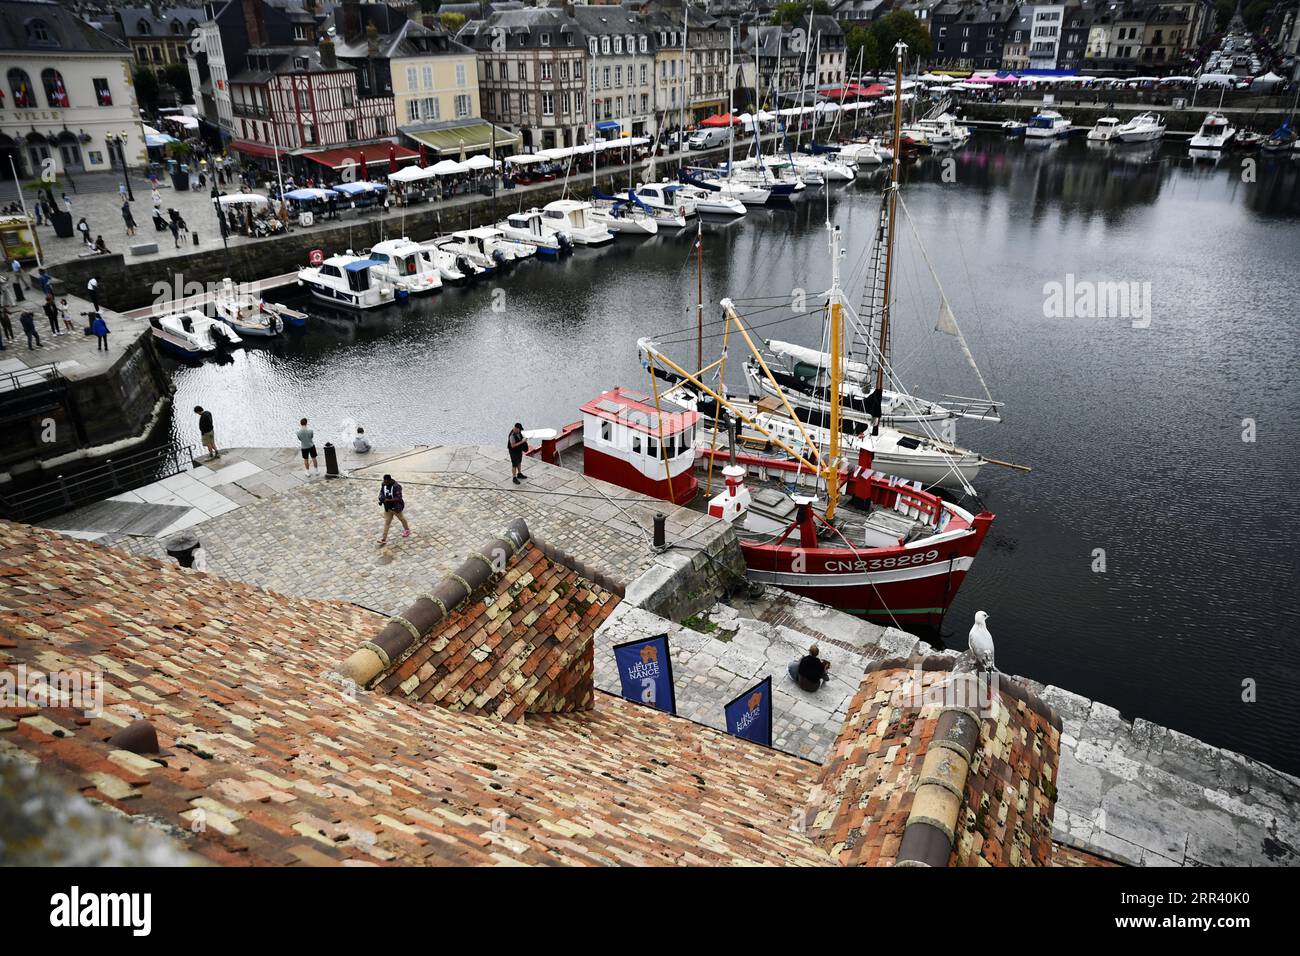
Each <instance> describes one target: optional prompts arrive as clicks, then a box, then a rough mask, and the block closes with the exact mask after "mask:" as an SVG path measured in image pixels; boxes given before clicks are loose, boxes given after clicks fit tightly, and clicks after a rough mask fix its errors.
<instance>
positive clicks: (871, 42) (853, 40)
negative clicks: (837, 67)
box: [844, 27, 880, 73]
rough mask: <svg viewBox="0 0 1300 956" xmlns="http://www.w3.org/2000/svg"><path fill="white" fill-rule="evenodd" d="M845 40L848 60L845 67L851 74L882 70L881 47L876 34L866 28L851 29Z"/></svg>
mask: <svg viewBox="0 0 1300 956" xmlns="http://www.w3.org/2000/svg"><path fill="white" fill-rule="evenodd" d="M845 40H846V43H847V58H846V59H845V61H844V65H845V68H846V69H847V70H848V71H849V72H850V73H854V72H856V71H857V70H863V71H868V70H877V69H879V68H880V45H879V44H878V43H877V42H876V35H875V34H874V33H872V32H871V31H870V30H869V29H867V28H866V27H850V28H849V32H848V36H847V37H846V38H845Z"/></svg>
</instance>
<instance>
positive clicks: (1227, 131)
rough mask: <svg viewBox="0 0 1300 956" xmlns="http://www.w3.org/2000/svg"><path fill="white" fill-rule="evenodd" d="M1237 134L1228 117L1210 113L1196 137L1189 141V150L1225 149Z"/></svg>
mask: <svg viewBox="0 0 1300 956" xmlns="http://www.w3.org/2000/svg"><path fill="white" fill-rule="evenodd" d="M1236 133H1237V131H1236V129H1234V128H1233V126H1232V124H1231V123H1229V122H1228V118H1227V117H1226V116H1223V115H1222V114H1220V113H1209V114H1207V115H1206V117H1205V120H1204V122H1202V123H1201V128H1200V129H1199V130H1197V131H1196V135H1195V136H1193V137H1192V138H1191V139H1189V140H1188V141H1187V146H1188V148H1189V149H1223V148H1224V147H1226V146H1227V145H1228V143H1229V142H1231V140H1232V137H1233V136H1235V135H1236Z"/></svg>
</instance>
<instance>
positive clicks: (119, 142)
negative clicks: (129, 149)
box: [108, 133, 135, 202]
mask: <svg viewBox="0 0 1300 956" xmlns="http://www.w3.org/2000/svg"><path fill="white" fill-rule="evenodd" d="M108 142H109V144H110V149H109V152H116V153H117V158H118V161H119V162H120V163H121V164H122V182H124V183H125V184H126V198H127V199H129V200H130V201H131V202H135V192H134V191H133V190H132V189H131V173H130V171H129V170H128V169H127V168H126V133H117V134H113V133H109V134H108Z"/></svg>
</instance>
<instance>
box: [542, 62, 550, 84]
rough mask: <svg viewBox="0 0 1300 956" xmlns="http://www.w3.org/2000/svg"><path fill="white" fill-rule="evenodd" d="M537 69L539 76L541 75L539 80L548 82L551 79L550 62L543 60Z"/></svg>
mask: <svg viewBox="0 0 1300 956" xmlns="http://www.w3.org/2000/svg"><path fill="white" fill-rule="evenodd" d="M539 68H540V69H541V74H542V75H541V79H543V80H549V79H550V78H551V61H550V60H543V61H542V62H541V63H540V64H539Z"/></svg>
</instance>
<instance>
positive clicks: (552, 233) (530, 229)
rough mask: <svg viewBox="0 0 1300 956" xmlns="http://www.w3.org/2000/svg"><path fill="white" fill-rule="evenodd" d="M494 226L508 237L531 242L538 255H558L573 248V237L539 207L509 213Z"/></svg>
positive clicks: (517, 240)
mask: <svg viewBox="0 0 1300 956" xmlns="http://www.w3.org/2000/svg"><path fill="white" fill-rule="evenodd" d="M495 228H497V229H500V230H501V234H502V235H503V236H505V237H506V238H508V239H513V240H515V241H516V242H527V243H530V244H532V245H533V246H535V247H536V248H537V253H538V255H542V256H558V255H560V254H561V253H562V252H566V251H569V250H572V249H573V238H572V237H571V236H570V235H569V232H568V230H567V229H564V228H563V227H562V226H560V225H558V224H554V223H553V221H551V220H548V219H547V218H546V217H545V216H544V215H542V211H541V210H540V209H529V210H527V211H526V212H515V213H511V214H510V215H508V216H506V218H505V219H502V220H501V221H500V222H498V223H497V224H496V227H495Z"/></svg>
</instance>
